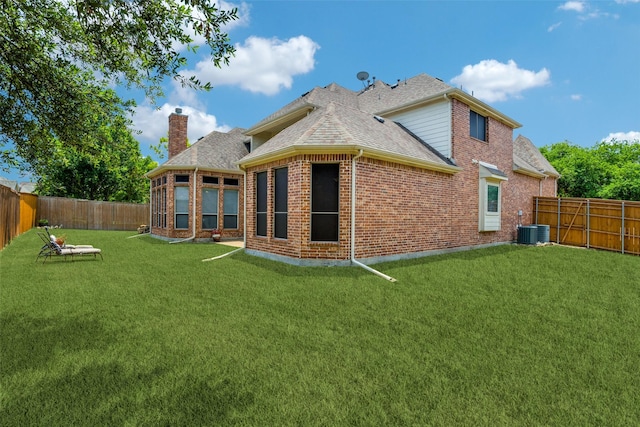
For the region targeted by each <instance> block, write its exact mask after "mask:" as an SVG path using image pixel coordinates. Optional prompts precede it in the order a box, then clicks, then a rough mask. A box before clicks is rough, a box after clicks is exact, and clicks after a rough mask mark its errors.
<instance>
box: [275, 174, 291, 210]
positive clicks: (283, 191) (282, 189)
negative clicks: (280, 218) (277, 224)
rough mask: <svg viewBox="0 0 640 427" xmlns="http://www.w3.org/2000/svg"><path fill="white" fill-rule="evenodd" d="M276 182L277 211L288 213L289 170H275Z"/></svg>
mask: <svg viewBox="0 0 640 427" xmlns="http://www.w3.org/2000/svg"><path fill="white" fill-rule="evenodd" d="M275 175H276V182H275V187H276V188H275V203H274V204H275V211H276V212H287V203H288V194H287V190H288V182H287V181H288V175H289V169H288V168H281V169H276V170H275Z"/></svg>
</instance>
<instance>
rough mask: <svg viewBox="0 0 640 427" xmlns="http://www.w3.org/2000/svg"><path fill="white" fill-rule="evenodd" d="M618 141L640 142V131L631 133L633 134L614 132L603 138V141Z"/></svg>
mask: <svg viewBox="0 0 640 427" xmlns="http://www.w3.org/2000/svg"><path fill="white" fill-rule="evenodd" d="M614 139H615V140H616V141H629V142H631V141H636V142H638V141H640V131H631V132H613V133H610V134H609V135H608V136H607V137H606V138H603V139H602V140H603V141H606V142H610V141H613V140H614Z"/></svg>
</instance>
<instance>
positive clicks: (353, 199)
mask: <svg viewBox="0 0 640 427" xmlns="http://www.w3.org/2000/svg"><path fill="white" fill-rule="evenodd" d="M363 153H364V151H363V150H362V149H360V151H359V152H358V154H357V155H355V156H354V157H353V158H352V159H351V248H350V249H351V263H352V264H354V265H357V266H358V267H362V268H364V269H365V270H367V271H369V272H371V273H373V274H375V275H377V276H380V277H382V278H383V279H386V280H388V281H390V282H395V281H396V279H394V278H393V277H391V276H387V275H386V274H384V273H382V272H380V271H378V270H376V269H373V268H371V267H369V266H368V265H365V264H363V263H361V262H360V261H358V260H356V160H357V159H358V158H359V157H361V156H362V154H363Z"/></svg>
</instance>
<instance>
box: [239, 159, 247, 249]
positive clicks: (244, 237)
mask: <svg viewBox="0 0 640 427" xmlns="http://www.w3.org/2000/svg"><path fill="white" fill-rule="evenodd" d="M240 169H242V168H240ZM242 172H244V174H243V179H244V188H243V189H242V193H243V194H242V198H243V201H242V211H243V212H242V223H243V226H242V247H243V248H246V247H247V170H246V169H242Z"/></svg>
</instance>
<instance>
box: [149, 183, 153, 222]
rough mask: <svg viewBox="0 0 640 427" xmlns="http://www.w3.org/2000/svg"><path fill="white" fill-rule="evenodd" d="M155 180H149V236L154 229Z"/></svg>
mask: <svg viewBox="0 0 640 427" xmlns="http://www.w3.org/2000/svg"><path fill="white" fill-rule="evenodd" d="M152 224H153V180H151V179H150V180H149V234H151V229H152V228H153V225H152Z"/></svg>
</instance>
